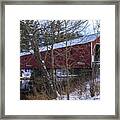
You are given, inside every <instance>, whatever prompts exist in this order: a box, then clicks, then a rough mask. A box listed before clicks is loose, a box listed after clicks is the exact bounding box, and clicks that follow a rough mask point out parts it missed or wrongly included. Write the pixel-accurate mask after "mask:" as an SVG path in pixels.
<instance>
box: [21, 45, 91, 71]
mask: <svg viewBox="0 0 120 120" xmlns="http://www.w3.org/2000/svg"><path fill="white" fill-rule="evenodd" d="M67 51H68V52H67V56H68V57H67V58H68V67H69V68H90V67H91V43H86V44H80V45H74V46H71V47H68V48H67ZM65 52H66V48H58V49H54V67H55V68H65V67H66V58H65ZM41 55H42V59H43V60H44V61H45V64H46V67H47V68H52V59H51V51H48V52H41ZM20 67H21V69H25V68H26V69H28V68H40V66H38V64H37V60H36V59H35V57H34V55H24V56H21V57H20Z"/></svg>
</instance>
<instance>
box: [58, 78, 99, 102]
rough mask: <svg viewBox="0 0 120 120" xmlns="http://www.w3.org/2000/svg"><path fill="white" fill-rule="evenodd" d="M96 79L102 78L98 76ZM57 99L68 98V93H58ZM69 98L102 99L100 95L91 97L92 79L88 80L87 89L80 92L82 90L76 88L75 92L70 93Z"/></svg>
mask: <svg viewBox="0 0 120 120" xmlns="http://www.w3.org/2000/svg"><path fill="white" fill-rule="evenodd" d="M96 81H100V79H99V78H97V79H96ZM57 100H67V95H59V93H58V97H57ZM69 100H100V95H95V96H94V97H91V93H90V81H88V82H86V91H84V92H82V94H80V90H78V89H76V90H75V91H74V92H71V93H70V94H69Z"/></svg>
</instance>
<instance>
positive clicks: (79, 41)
mask: <svg viewBox="0 0 120 120" xmlns="http://www.w3.org/2000/svg"><path fill="white" fill-rule="evenodd" d="M98 36H99V35H97V34H91V35H86V36H83V37H80V38H76V39H72V40H68V41H67V46H73V45H78V44H85V43H88V42H92V41H94V40H95V39H96V38H97V37H98ZM63 47H66V41H64V42H59V43H55V44H54V45H53V49H57V48H63ZM50 49H51V45H48V47H47V46H43V47H40V48H39V51H40V52H42V51H46V50H50ZM32 53H34V52H33V50H30V52H22V53H20V56H24V55H29V54H32Z"/></svg>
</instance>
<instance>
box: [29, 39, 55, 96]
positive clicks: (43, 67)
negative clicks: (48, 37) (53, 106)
mask: <svg viewBox="0 0 120 120" xmlns="http://www.w3.org/2000/svg"><path fill="white" fill-rule="evenodd" d="M31 44H32V47H33V50H34V55H35V58H36V59H37V63H38V65H39V66H40V68H41V70H42V71H43V76H44V77H45V79H46V81H44V83H45V86H46V93H47V95H48V96H49V97H50V98H56V97H57V94H56V92H55V91H54V88H53V84H52V80H51V77H50V74H49V72H48V71H47V68H46V65H45V63H44V61H43V60H42V57H41V54H40V52H39V46H38V45H37V41H35V40H33V39H32V40H31Z"/></svg>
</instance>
